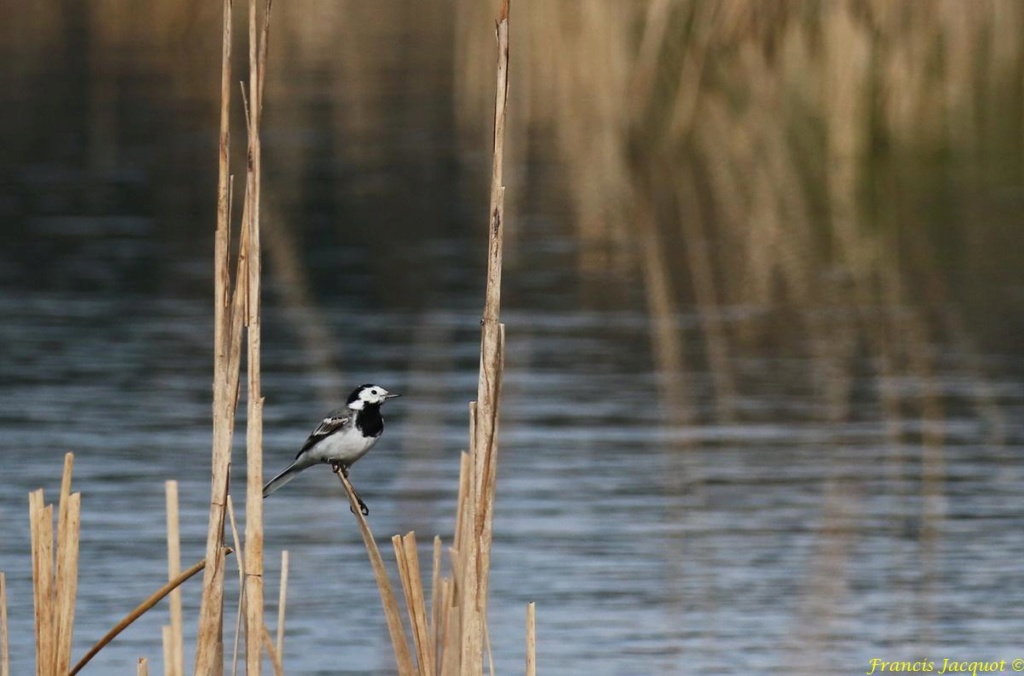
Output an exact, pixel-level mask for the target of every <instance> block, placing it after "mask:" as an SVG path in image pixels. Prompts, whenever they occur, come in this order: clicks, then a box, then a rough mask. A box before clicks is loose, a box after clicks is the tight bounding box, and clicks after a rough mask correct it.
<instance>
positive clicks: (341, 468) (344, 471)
mask: <svg viewBox="0 0 1024 676" xmlns="http://www.w3.org/2000/svg"><path fill="white" fill-rule="evenodd" d="M331 468H332V469H333V470H334V473H335V474H341V475H342V476H343V477H345V478H346V479H347V478H348V465H346V464H345V463H343V462H337V461H333V462H331ZM349 485H350V486H351V483H350V484H349ZM352 495H354V496H355V498H356V502H358V503H359V511H360V512H362V513H363V516H369V514H370V508H369V507H367V506H366V503H365V502H363V499H362V498H361V497H359V493H357V492H356V487H355V486H352ZM348 509H349V511H350V512H352V513H353V514H355V513H356V510H354V509H352V507H349V508H348Z"/></svg>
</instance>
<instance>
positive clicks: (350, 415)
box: [263, 384, 399, 514]
mask: <svg viewBox="0 0 1024 676" xmlns="http://www.w3.org/2000/svg"><path fill="white" fill-rule="evenodd" d="M397 396H399V395H397V394H392V393H391V392H388V391H387V390H385V389H384V388H383V387H381V386H380V385H373V384H367V385H360V386H359V387H357V388H356V389H354V390H352V394H350V395H349V397H348V401H347V402H345V405H344V406H343V407H341V408H339V409H336V410H334V411H331V412H330V413H329V414H328V415H327V417H326V418H324V419H323V420H321V421H320V424H319V425H317V426H316V429H314V430H313V432H312V433H311V434H310V435H309V438H307V439H306V443H305V444H303V445H302V448H301V449H299V453H298V455H296V456H295V461H294V462H292V464H290V465H288V467H286V468H285V470H284V471H283V472H281V473H280V474H278V475H277V476H275V477H274V478H273V479H271V480H270V481H268V482H267V485H266V486H264V487H263V497H264V498H265V497H267V496H268V495H270V494H271V493H273V492H274V491H276V490H277V489H279V488H281V487H282V486H284V485H285V484H286V483H288V482H289V481H291V480H292V479H294V478H295V477H296V475H297V474H298V473H299V472H301V471H302V470H304V469H306V468H308V467H312V466H313V465H319V464H322V463H328V464H330V465H331V467H332V468H333V469H334V471H335V472H340V473H342V474H343V475H344V476H345V477H346V478H348V470H349V468H350V467H351V466H352V464H353V463H354V462H355V461H356V460H358V459H359V458H361V457H363V456H364V455H366V454H367V453H368V452H369V451H370V449H371V448H373V445H374V444H376V443H377V440H378V439H380V435H381V434H383V433H384V418H383V417H381V414H380V407H381V405H382V404H383V403H384V402H385V401H387V400H388V399H394V398H395V397H397ZM355 497H356V500H357V501H358V502H359V509H360V511H361V512H362V513H363V514H369V513H370V510H369V509H367V507H366V503H364V502H363V500H362V498H360V497H359V496H358V495H356V496H355Z"/></svg>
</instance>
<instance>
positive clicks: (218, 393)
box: [194, 0, 244, 676]
mask: <svg viewBox="0 0 1024 676" xmlns="http://www.w3.org/2000/svg"><path fill="white" fill-rule="evenodd" d="M230 113H231V0H224V1H223V4H222V33H221V99H220V138H219V143H218V165H217V226H216V231H215V235H214V302H213V312H214V340H213V343H214V345H213V349H214V360H213V364H214V365H213V372H214V375H213V448H212V460H211V462H212V474H213V476H212V479H211V482H210V516H209V526H208V529H207V535H206V560H207V561H210V562H211V565H210V566H209V567H207V569H206V571H205V572H204V573H203V594H202V601H201V603H200V610H199V626H198V630H197V636H196V658H195V670H194V673H196V674H201V675H203V676H206V675H207V674H215V673H217V672H219V671H220V669H218V668H216V664H217V662H218V660H220V659H221V658H222V657H221V656H222V650H223V649H222V638H223V617H224V570H223V568H222V566H221V564H222V562H223V557H222V555H221V547H222V545H223V539H224V509H225V505H226V498H227V493H228V477H229V474H230V467H231V437H232V434H233V432H234V412H235V406H236V404H237V400H236V392H237V384H238V360H239V358H240V352H241V350H240V346H239V342H238V340H239V333H240V331H238V330H233V327H234V326H235V324H236V323H237V322H236V319H237V317H238V315H239V314H240V313H239V312H238V311H237V310H236V309H235V307H234V305H235V304H234V303H233V302H232V300H233V299H232V297H231V293H230V281H231V280H230V271H229V268H230V264H229V258H230V249H231V213H230V202H231V200H230V180H229V174H228V170H229V148H230V139H231V134H230ZM243 251H244V250H243ZM239 256H240V260H239V265H238V270H237V271H236V275H238V274H241V271H242V269H243V268H244V265H243V263H242V260H241V256H242V253H241V252H240V254H239ZM235 288H236V293H235V294H234V295H235V297H236V298H237V295H238V294H237V288H238V281H237V279H236V282H235Z"/></svg>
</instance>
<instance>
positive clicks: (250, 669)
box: [242, 0, 270, 676]
mask: <svg viewBox="0 0 1024 676" xmlns="http://www.w3.org/2000/svg"><path fill="white" fill-rule="evenodd" d="M257 27H258V22H257V0H249V96H250V98H251V99H252V105H251V106H249V108H248V110H247V111H246V112H247V113H248V116H247V122H248V139H249V155H248V160H249V161H248V163H247V171H246V182H245V199H246V209H245V213H244V216H245V217H243V222H242V228H243V230H244V231H246V232H248V234H249V237H248V242H247V244H248V247H247V251H246V260H247V261H248V266H247V270H246V271H247V276H246V285H245V290H246V326H247V329H248V330H247V335H248V360H247V363H248V376H249V379H248V382H249V397H248V409H247V417H246V421H247V426H246V469H247V472H246V475H247V481H248V484H247V491H246V505H245V559H244V561H245V565H244V568H243V569H244V571H245V582H244V585H243V592H244V595H245V618H246V620H245V628H246V642H245V648H246V650H245V653H246V673H247V674H249V676H259V673H260V667H261V656H262V645H263V626H264V621H263V601H264V599H263V396H262V389H261V385H260V362H261V358H260V344H261V329H260V281H261V275H262V264H261V249H260V185H261V180H262V178H261V171H262V151H261V145H260V119H261V116H262V110H263V83H264V75H265V72H266V59H267V41H268V32H269V28H270V0H266V6H265V8H264V12H263V24H262V30H261V31H257Z"/></svg>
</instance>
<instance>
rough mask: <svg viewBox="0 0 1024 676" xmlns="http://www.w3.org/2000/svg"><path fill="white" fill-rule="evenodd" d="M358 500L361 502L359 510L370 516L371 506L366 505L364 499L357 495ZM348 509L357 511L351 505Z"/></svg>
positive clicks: (353, 511)
mask: <svg viewBox="0 0 1024 676" xmlns="http://www.w3.org/2000/svg"><path fill="white" fill-rule="evenodd" d="M356 501H357V502H358V503H359V511H360V512H362V513H363V516H369V515H370V508H369V507H367V506H366V503H365V502H363V499H362V498H361V497H359V496H358V495H357V496H356ZM348 511H350V512H352V513H353V514H355V513H356V510H354V509H352V507H351V506H349V508H348Z"/></svg>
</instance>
